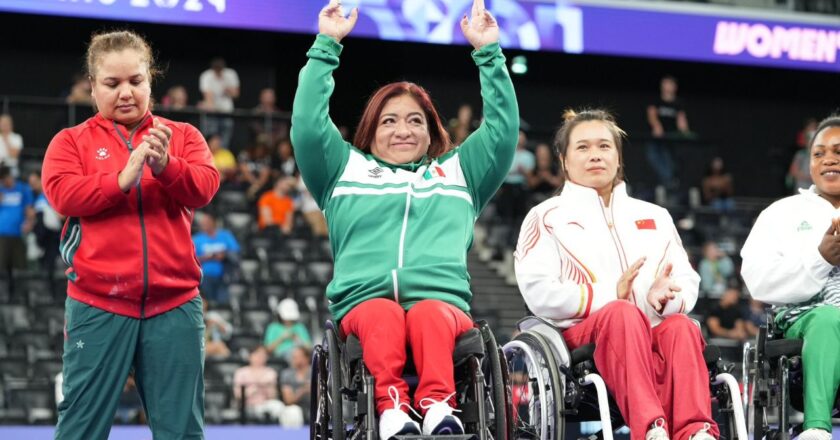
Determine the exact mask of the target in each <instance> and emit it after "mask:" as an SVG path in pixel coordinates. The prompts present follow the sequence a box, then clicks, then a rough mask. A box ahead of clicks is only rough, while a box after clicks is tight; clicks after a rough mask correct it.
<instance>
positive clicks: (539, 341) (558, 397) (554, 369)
mask: <svg viewBox="0 0 840 440" xmlns="http://www.w3.org/2000/svg"><path fill="white" fill-rule="evenodd" d="M514 340H516V341H522V342H524V343H525V344H527V345H528V346H530V347H531V348H532V350H534V349H536V350H538V351H539V352H540V355H541V356H542V357H543V359H545V362H546V369H547V371H548V375H549V385H550V386H551V390H550V391H551V393H552V399H553V400H554V405H553V409H552V411H551V414H550V416H551V417H553V418H554V423H553V426H554V430H553V433H552V434H553V435H551V436H550V437H548V438H547V439H546V440H563V439H564V435H565V429H566V426H565V425H566V423H565V416H564V407H565V404H564V399H563V396H564V394H565V389H563V386H562V383H563V382H562V380H561V377H560V370H559V368H558V366H557V362H556V361H555V359H554V354H553V352H552V350H551V346H549V344H548V343H547V342H546V341H545V339H543V337H542V336H540V335H539V334H535V333H531V332H529V331H525V332H522V333H520V334H518V335H516V337H515V338H514ZM541 392H545V390H541Z"/></svg>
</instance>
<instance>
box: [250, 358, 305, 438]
mask: <svg viewBox="0 0 840 440" xmlns="http://www.w3.org/2000/svg"><path fill="white" fill-rule="evenodd" d="M267 361H268V352H267V351H266V349H265V347H262V346H257V347H256V348H254V350H253V351H251V356H250V358H249V363H248V365H246V366H244V367H240V368H238V369H237V370H236V372H234V373H233V397H234V399H235V400H236V401H237V402H241V401H242V399H245V413H246V414H247V415H248V416H249V417H255V418H257V419H263V418H265V417H266V416H269V417H272V418H273V419H275V420H277V421H278V422H280V424H281V425H283V426H289V427H300V426H302V425H303V412H302V411H301V409H300V408H299V407H297V408H294V407H292V408H287V407H286V405H284V404H283V402H281V401H280V400H279V396H278V394H279V393H278V392H277V388H278V384H277V370H275V369H274V368H271V367H269V366H267V365H266V362H267Z"/></svg>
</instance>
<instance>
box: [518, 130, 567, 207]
mask: <svg viewBox="0 0 840 440" xmlns="http://www.w3.org/2000/svg"><path fill="white" fill-rule="evenodd" d="M534 156H535V158H536V166H535V167H534V169H533V170H531V171H530V172H529V173H528V174H527V178H528V188H529V189H530V190H531V194H532V196H533V197H532V202H533V204H535V205H536V204H539V203H542V201H543V200H545V199H547V198H549V197H551V196H552V195H553V194H554V193H555V192H557V188H559V187H560V185H561V184H562V183H563V175H562V174H560V165H559V164H558V163H557V161H556V160H554V154H552V153H551V147H549V146H548V144H546V143H545V142H541V143H539V144H537V148H536V150H535V154H534Z"/></svg>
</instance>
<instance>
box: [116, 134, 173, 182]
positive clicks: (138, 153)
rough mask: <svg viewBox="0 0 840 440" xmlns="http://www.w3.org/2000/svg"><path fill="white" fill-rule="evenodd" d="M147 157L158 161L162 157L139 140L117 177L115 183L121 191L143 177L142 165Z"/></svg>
mask: <svg viewBox="0 0 840 440" xmlns="http://www.w3.org/2000/svg"><path fill="white" fill-rule="evenodd" d="M149 159H154V160H156V161H160V160H162V159H163V158H162V156H161V154H160V153H158V152H157V151H155V150H154V149H153V148H152V147H151V146H149V144H148V143H147V142H141V143H140V145H138V146H137V148H135V149H134V150H132V151H131V155H130V156H128V162H127V163H126V164H125V167H124V168H123V170H122V171H120V174H119V176H118V177H117V184H118V185H119V186H120V189H121V190H122V192H128V191H129V190H130V189H131V188H132V187H133V186H137V184H138V183H139V182H140V178H141V177H143V166H144V165H145V164H146V161H148V160H149Z"/></svg>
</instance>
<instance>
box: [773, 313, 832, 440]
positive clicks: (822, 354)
mask: <svg viewBox="0 0 840 440" xmlns="http://www.w3.org/2000/svg"><path fill="white" fill-rule="evenodd" d="M785 338H788V339H802V340H803V341H804V344H803V346H802V368H803V369H804V374H805V378H804V379H805V383H804V385H805V391H804V392H805V396H804V397H805V429H811V428H819V429H824V430H826V431H828V432H831V410H832V408H833V407H834V400H835V398H836V396H837V387H838V385H840V308H837V307H835V306H821V307H817V308H815V309H813V310H811V311H809V312H807V313H805V314H804V315H802V317H800V318H799V319H798V320H797V321H796V322H794V323H793V325H792V326H791V327H790V328H789V329H788V330H787V331H786V332H785Z"/></svg>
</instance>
